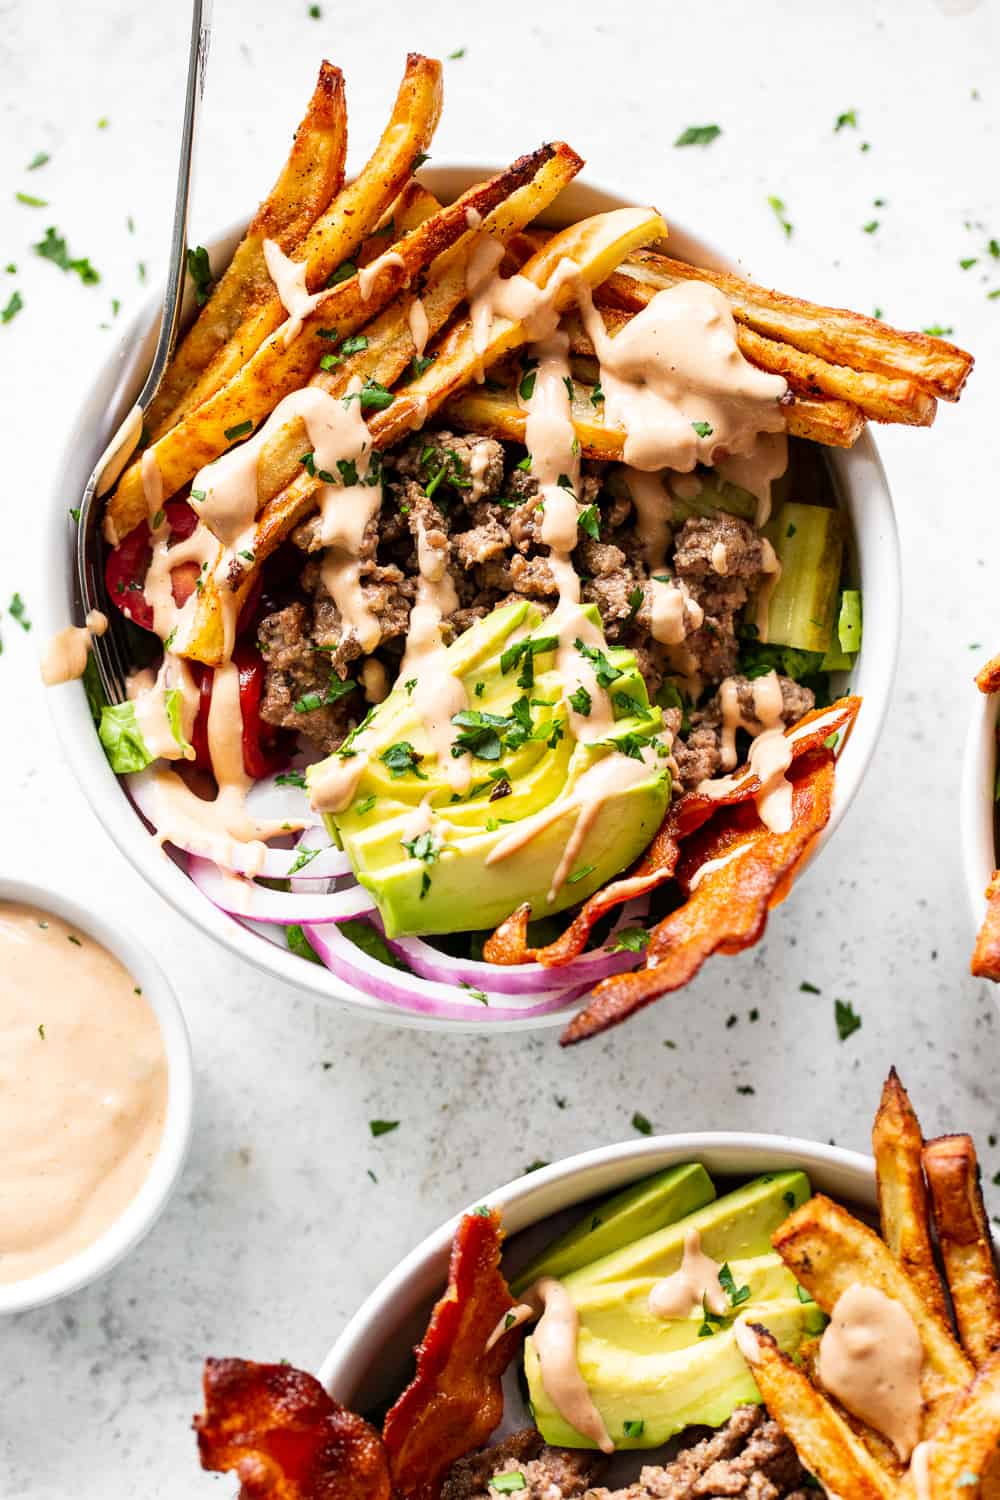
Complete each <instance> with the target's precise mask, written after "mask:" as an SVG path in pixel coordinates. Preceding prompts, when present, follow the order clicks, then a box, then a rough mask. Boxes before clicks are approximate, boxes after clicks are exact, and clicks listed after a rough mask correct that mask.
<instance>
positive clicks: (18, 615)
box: [7, 594, 31, 630]
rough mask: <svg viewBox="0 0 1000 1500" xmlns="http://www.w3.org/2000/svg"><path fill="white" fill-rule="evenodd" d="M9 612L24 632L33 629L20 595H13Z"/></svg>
mask: <svg viewBox="0 0 1000 1500" xmlns="http://www.w3.org/2000/svg"><path fill="white" fill-rule="evenodd" d="M7 611H8V613H9V615H10V617H11V619H12V620H16V621H17V623H18V624H19V625H20V627H21V629H22V630H30V629H31V621H30V620H29V619H28V616H27V613H26V611H25V608H24V600H23V599H22V598H21V596H20V594H14V595H12V597H11V601H10V603H9V604H8V606H7Z"/></svg>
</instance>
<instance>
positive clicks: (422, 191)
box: [354, 177, 441, 266]
mask: <svg viewBox="0 0 1000 1500" xmlns="http://www.w3.org/2000/svg"><path fill="white" fill-rule="evenodd" d="M440 209H441V204H440V203H439V202H438V201H437V199H436V198H435V196H434V194H433V193H432V192H429V191H428V189H427V188H425V187H424V185H423V183H422V182H418V181H417V179H416V178H415V177H411V178H410V180H409V182H408V183H407V184H406V186H405V187H404V189H403V191H402V192H401V193H400V195H399V197H398V198H397V199H396V200H395V202H394V203H392V204H390V206H389V211H388V213H385V214H383V215H382V218H381V219H380V220H379V222H378V223H377V224H376V226H375V228H374V229H373V230H372V232H371V234H370V235H369V236H368V238H367V239H366V240H365V242H364V244H363V245H362V246H361V249H360V250H359V251H358V253H357V255H356V256H355V257H354V261H355V264H356V265H359V266H368V265H371V263H372V261H373V260H377V259H378V257H379V256H380V255H381V254H382V253H383V252H384V251H386V250H388V249H389V248H390V247H391V246H393V245H395V243H396V241H397V240H401V239H402V238H403V235H404V234H409V233H410V230H411V229H416V228H418V226H419V225H421V224H422V223H423V222H424V220H425V219H429V218H430V217H431V215H432V214H436V213H439V212H440Z"/></svg>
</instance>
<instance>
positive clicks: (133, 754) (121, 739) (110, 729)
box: [97, 703, 153, 776]
mask: <svg viewBox="0 0 1000 1500" xmlns="http://www.w3.org/2000/svg"><path fill="white" fill-rule="evenodd" d="M97 733H98V735H99V736H100V741H101V744H102V745H103V746H104V753H105V755H106V756H107V757H108V760H109V761H110V762H111V769H112V771H115V772H117V774H118V775H119V776H124V775H126V774H127V773H128V772H130V771H144V770H145V769H146V767H147V766H148V765H149V763H150V761H151V760H152V759H153V757H152V755H151V754H150V753H149V749H148V748H147V745H146V741H145V740H144V739H143V737H142V734H141V732H140V729H139V725H138V722H137V721H136V717H135V704H134V703H108V704H106V705H105V706H104V708H103V709H102V710H101V722H100V725H99V726H98V730H97Z"/></svg>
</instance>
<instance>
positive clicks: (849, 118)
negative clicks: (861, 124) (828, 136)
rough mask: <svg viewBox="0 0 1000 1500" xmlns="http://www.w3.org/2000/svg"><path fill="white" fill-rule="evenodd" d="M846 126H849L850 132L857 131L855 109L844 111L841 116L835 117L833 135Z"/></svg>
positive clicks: (856, 113)
mask: <svg viewBox="0 0 1000 1500" xmlns="http://www.w3.org/2000/svg"><path fill="white" fill-rule="evenodd" d="M846 125H850V127H851V129H852V130H857V128H858V112H857V110H856V109H845V110H844V112H843V114H842V115H838V116H837V118H836V121H835V122H834V126H833V130H834V134H836V133H837V131H838V130H843V129H844V127H845V126H846Z"/></svg>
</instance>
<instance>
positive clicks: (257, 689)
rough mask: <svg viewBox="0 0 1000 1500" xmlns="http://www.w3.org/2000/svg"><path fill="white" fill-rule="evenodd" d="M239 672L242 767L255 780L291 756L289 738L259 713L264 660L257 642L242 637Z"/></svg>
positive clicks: (236, 653) (236, 656) (235, 654)
mask: <svg viewBox="0 0 1000 1500" xmlns="http://www.w3.org/2000/svg"><path fill="white" fill-rule="evenodd" d="M233 663H234V665H235V667H236V670H237V671H238V672H239V674H240V713H241V714H242V716H243V768H244V770H245V771H246V773H247V775H248V776H252V777H253V778H254V780H255V781H257V780H259V779H260V777H262V776H270V775H271V774H272V773H273V772H274V771H277V770H279V769H280V768H281V766H283V765H284V764H285V762H286V761H287V760H288V751H287V749H286V748H285V747H286V745H287V738H286V737H285V736H283V735H281V734H280V733H278V732H276V731H275V730H274V729H273V727H272V726H271V725H270V724H265V722H264V720H263V719H262V718H261V716H260V699H261V694H262V692H263V690H264V663H263V662H262V661H261V659H260V657H259V656H258V654H257V651H256V649H255V647H254V646H252V645H251V644H250V643H249V642H246V641H241V642H240V643H239V644H238V645H237V647H236V650H235V651H234V652H233Z"/></svg>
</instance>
